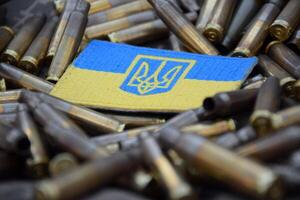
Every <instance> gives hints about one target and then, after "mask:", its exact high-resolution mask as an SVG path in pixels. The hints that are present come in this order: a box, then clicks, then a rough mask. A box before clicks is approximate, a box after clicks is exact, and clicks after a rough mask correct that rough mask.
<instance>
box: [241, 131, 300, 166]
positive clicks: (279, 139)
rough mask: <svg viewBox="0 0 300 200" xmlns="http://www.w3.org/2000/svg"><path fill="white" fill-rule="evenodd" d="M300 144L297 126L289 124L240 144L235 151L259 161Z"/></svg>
mask: <svg viewBox="0 0 300 200" xmlns="http://www.w3.org/2000/svg"><path fill="white" fill-rule="evenodd" d="M299 146H300V135H299V127H297V126H294V127H293V126H291V127H288V128H285V129H282V130H279V131H278V132H276V133H274V134H272V135H271V136H269V137H264V138H261V139H259V140H257V141H253V142H252V143H249V144H246V145H244V146H241V147H240V148H238V149H237V150H236V152H237V153H238V154H239V155H241V156H244V157H249V158H252V159H256V160H261V161H271V160H274V159H276V158H279V156H280V155H284V154H285V153H287V152H290V151H292V150H295V149H297V148H299Z"/></svg>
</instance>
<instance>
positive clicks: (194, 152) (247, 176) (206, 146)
mask: <svg viewBox="0 0 300 200" xmlns="http://www.w3.org/2000/svg"><path fill="white" fill-rule="evenodd" d="M159 140H160V141H161V142H162V143H163V144H164V145H166V146H167V147H170V148H173V149H174V150H175V151H176V152H177V153H178V154H179V156H180V157H182V158H183V159H184V160H186V161H188V162H189V163H190V164H192V165H193V166H194V167H195V168H196V169H197V170H199V171H201V172H205V173H207V174H208V175H210V176H212V177H214V178H216V179H218V180H219V181H222V182H225V183H227V184H228V185H230V186H232V187H233V188H237V187H236V186H237V185H238V186H239V187H238V190H240V191H243V192H245V193H247V194H249V195H252V196H257V197H260V198H263V199H280V198H281V195H282V188H281V184H280V182H279V177H278V176H277V175H276V174H275V173H273V172H272V171H271V170H270V169H268V168H266V167H263V166H261V165H260V164H258V163H255V162H254V161H251V160H248V159H246V158H243V157H240V156H237V155H236V154H234V153H232V152H231V151H228V150H226V149H223V148H221V147H220V146H218V145H216V144H214V143H212V142H210V141H208V140H206V139H204V138H203V137H200V136H198V135H194V134H189V133H187V134H182V133H180V132H179V131H178V130H176V129H174V128H169V129H164V130H163V132H161V135H160V137H159ZM220 163H222V165H220Z"/></svg>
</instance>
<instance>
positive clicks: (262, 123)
mask: <svg viewBox="0 0 300 200" xmlns="http://www.w3.org/2000/svg"><path fill="white" fill-rule="evenodd" d="M280 95H281V87H280V82H279V79H278V78H276V77H273V76H271V77H269V78H268V79H267V81H266V82H265V83H264V84H263V85H262V86H261V88H260V89H259V91H258V94H257V99H256V102H255V107H254V112H253V113H252V115H251V117H250V122H251V124H252V126H253V127H254V128H255V130H256V132H257V133H258V135H259V136H264V135H266V134H268V133H269V132H270V131H271V130H272V115H273V113H274V112H276V111H277V110H278V109H279V106H280Z"/></svg>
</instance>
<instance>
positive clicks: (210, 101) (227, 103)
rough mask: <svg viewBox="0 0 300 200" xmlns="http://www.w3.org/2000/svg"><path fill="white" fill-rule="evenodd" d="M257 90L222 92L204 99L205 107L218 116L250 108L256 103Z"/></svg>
mask: <svg viewBox="0 0 300 200" xmlns="http://www.w3.org/2000/svg"><path fill="white" fill-rule="evenodd" d="M257 92H258V90H257V89H247V90H235V91H229V92H221V93H218V94H216V95H215V96H213V97H208V98H206V99H204V101H203V107H204V109H206V110H207V111H210V112H213V113H215V114H216V115H218V116H227V115H230V114H234V113H237V112H241V111H243V110H244V111H245V110H249V109H251V108H252V107H253V105H254V102H255V99H256V96H257Z"/></svg>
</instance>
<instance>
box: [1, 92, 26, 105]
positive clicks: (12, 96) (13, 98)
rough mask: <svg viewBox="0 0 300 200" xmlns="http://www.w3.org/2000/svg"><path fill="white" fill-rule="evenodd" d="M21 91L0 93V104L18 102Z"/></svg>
mask: <svg viewBox="0 0 300 200" xmlns="http://www.w3.org/2000/svg"><path fill="white" fill-rule="evenodd" d="M21 93H22V90H10V91H5V92H0V103H2V104H4V103H15V102H17V101H19V99H20V97H21Z"/></svg>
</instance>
